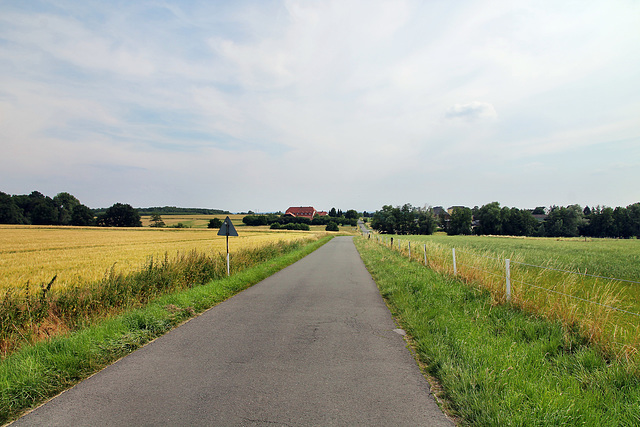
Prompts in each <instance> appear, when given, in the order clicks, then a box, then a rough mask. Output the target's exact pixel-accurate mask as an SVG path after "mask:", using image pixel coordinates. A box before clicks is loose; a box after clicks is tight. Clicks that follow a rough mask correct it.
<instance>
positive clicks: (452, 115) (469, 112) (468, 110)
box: [445, 101, 498, 122]
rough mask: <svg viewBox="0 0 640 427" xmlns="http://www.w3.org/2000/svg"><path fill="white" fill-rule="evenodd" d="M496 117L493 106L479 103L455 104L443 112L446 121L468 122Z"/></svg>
mask: <svg viewBox="0 0 640 427" xmlns="http://www.w3.org/2000/svg"><path fill="white" fill-rule="evenodd" d="M497 116H498V115H497V113H496V110H495V109H494V108H493V105H491V104H489V103H486V102H480V101H473V102H469V103H467V104H455V105H453V106H452V107H450V108H448V109H447V111H446V112H445V117H446V118H448V119H462V120H466V121H470V122H471V121H476V120H483V119H495V118H496V117H497Z"/></svg>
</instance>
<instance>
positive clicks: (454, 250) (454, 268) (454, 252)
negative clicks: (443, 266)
mask: <svg viewBox="0 0 640 427" xmlns="http://www.w3.org/2000/svg"><path fill="white" fill-rule="evenodd" d="M451 252H452V253H453V275H454V276H457V275H458V268H457V267H456V248H451Z"/></svg>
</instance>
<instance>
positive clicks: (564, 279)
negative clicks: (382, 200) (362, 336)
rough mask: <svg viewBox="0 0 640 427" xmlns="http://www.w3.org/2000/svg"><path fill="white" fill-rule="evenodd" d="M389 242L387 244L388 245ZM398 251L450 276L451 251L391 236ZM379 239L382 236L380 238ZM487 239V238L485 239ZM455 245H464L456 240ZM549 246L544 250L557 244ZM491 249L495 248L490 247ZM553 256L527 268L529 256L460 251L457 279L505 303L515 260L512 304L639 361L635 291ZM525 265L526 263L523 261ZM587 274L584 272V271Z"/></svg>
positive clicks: (439, 245)
mask: <svg viewBox="0 0 640 427" xmlns="http://www.w3.org/2000/svg"><path fill="white" fill-rule="evenodd" d="M390 237H391V236H386V238H385V241H386V244H387V245H388V246H390ZM393 237H394V246H393V247H394V248H395V250H398V251H400V252H402V253H403V254H404V255H406V256H408V254H409V242H411V247H412V250H411V258H412V259H414V260H415V261H417V262H420V263H424V262H425V256H424V254H425V248H426V254H427V256H426V263H427V265H428V266H429V267H430V268H432V269H434V270H435V271H438V272H441V273H446V274H450V275H452V274H453V272H454V270H453V254H452V247H451V246H450V245H445V244H442V243H440V242H438V243H436V242H435V241H433V240H430V239H420V237H419V236H393ZM379 238H380V237H379V236H378V239H379ZM485 240H486V239H485ZM449 242H450V243H451V242H455V243H460V242H459V241H458V240H450V241H449ZM553 242H554V241H547V242H545V245H547V247H550V246H549V245H550V244H551V245H552V244H553ZM488 247H489V248H490V247H491V246H490V245H488ZM548 254H549V257H548V258H547V260H546V261H545V262H541V264H542V265H541V267H542V268H540V267H535V266H533V265H528V264H527V262H530V259H528V258H526V256H527V252H526V251H520V252H517V253H514V252H512V253H510V254H508V255H505V254H504V252H501V253H498V254H497V253H496V251H495V249H493V250H492V249H487V248H483V247H482V246H480V245H479V244H476V245H475V246H473V247H472V246H471V245H467V246H462V248H460V247H459V246H458V247H456V270H457V272H456V274H457V276H458V277H459V278H460V279H462V280H464V281H466V282H467V283H472V284H475V285H477V286H481V287H483V288H485V289H487V290H489V291H490V292H491V295H492V297H493V299H494V303H495V304H502V303H504V302H506V270H505V259H504V257H511V258H510V259H511V303H512V304H514V305H516V306H518V307H520V308H523V309H525V310H527V311H529V312H532V313H536V314H541V315H544V316H546V317H547V318H549V319H552V320H559V321H561V322H562V323H563V324H564V325H565V326H566V327H568V328H571V329H575V330H577V331H579V332H580V333H581V334H583V335H584V336H585V337H587V338H588V339H589V340H590V341H591V342H593V343H594V344H596V345H598V346H600V347H601V349H602V350H603V351H605V352H606V353H607V354H609V355H610V356H612V357H621V358H625V359H629V360H631V359H633V360H635V361H636V363H637V362H638V361H640V355H639V354H638V353H639V351H640V316H638V315H637V313H640V301H638V299H637V298H636V297H635V295H637V291H636V289H634V288H633V287H630V286H628V285H627V284H625V283H623V282H618V281H615V280H604V279H601V278H594V277H590V276H585V275H583V274H579V272H577V271H570V270H569V268H571V267H570V266H564V265H562V264H559V262H558V258H557V257H556V258H554V257H553V256H552V254H553V252H548ZM525 261H527V262H525ZM583 271H584V270H583Z"/></svg>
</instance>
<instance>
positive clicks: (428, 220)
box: [365, 208, 438, 235]
mask: <svg viewBox="0 0 640 427" xmlns="http://www.w3.org/2000/svg"><path fill="white" fill-rule="evenodd" d="M365 220H366V218H365ZM417 226H418V230H417V234H426V235H430V234H433V233H434V232H435V231H436V228H438V222H437V220H436V217H435V215H434V214H433V210H432V209H430V208H425V209H423V210H421V211H420V212H418V214H417Z"/></svg>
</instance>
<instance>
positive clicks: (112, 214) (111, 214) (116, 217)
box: [98, 203, 142, 227]
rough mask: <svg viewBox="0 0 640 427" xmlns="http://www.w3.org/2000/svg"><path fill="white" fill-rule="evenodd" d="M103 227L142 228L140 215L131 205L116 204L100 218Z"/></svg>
mask: <svg viewBox="0 0 640 427" xmlns="http://www.w3.org/2000/svg"><path fill="white" fill-rule="evenodd" d="M98 225H100V226H103V227H142V221H141V220H140V214H138V211H137V210H135V209H134V208H133V207H132V206H131V205H128V204H123V203H116V204H114V205H113V206H111V207H110V208H108V209H107V211H106V212H105V213H104V214H103V215H100V216H99V217H98Z"/></svg>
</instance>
